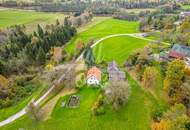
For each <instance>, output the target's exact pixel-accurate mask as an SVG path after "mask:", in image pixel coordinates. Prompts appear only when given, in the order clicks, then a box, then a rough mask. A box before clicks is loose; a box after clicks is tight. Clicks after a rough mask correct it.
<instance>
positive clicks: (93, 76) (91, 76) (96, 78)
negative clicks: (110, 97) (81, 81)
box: [86, 67, 101, 85]
mask: <svg viewBox="0 0 190 130" xmlns="http://www.w3.org/2000/svg"><path fill="white" fill-rule="evenodd" d="M100 81H101V70H100V69H98V68H97V67H92V68H91V69H90V70H89V71H88V72H87V79H86V82H87V84H89V85H98V84H100Z"/></svg>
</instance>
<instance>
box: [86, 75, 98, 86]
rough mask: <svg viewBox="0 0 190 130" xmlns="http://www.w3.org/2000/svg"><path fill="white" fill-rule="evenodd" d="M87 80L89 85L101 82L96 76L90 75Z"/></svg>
mask: <svg viewBox="0 0 190 130" xmlns="http://www.w3.org/2000/svg"><path fill="white" fill-rule="evenodd" d="M86 82H87V84H89V85H99V84H100V81H99V80H98V79H97V78H96V77H95V76H91V77H89V78H88V79H87V81H86Z"/></svg>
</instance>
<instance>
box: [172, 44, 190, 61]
mask: <svg viewBox="0 0 190 130" xmlns="http://www.w3.org/2000/svg"><path fill="white" fill-rule="evenodd" d="M169 57H172V58H177V59H184V58H185V57H190V47H188V46H184V45H179V44H174V46H173V47H172V49H171V50H170V52H169Z"/></svg>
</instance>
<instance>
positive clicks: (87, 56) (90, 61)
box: [83, 45, 95, 67]
mask: <svg viewBox="0 0 190 130" xmlns="http://www.w3.org/2000/svg"><path fill="white" fill-rule="evenodd" d="M83 58H84V60H85V63H86V64H87V65H88V66H89V67H90V66H93V65H95V57H94V54H93V51H92V48H91V47H90V45H87V47H86V48H85V50H84V54H83Z"/></svg>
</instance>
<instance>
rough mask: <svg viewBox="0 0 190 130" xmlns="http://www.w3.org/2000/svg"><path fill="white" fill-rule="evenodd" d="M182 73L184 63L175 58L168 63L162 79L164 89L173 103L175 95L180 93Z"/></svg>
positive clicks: (183, 71)
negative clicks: (164, 76)
mask: <svg viewBox="0 0 190 130" xmlns="http://www.w3.org/2000/svg"><path fill="white" fill-rule="evenodd" d="M184 73H185V64H184V62H183V61H181V60H178V59H177V60H174V61H172V62H171V63H169V65H168V68H167V72H166V78H165V80H164V89H165V90H166V91H167V93H168V96H169V97H170V99H171V100H172V101H173V103H175V102H176V97H177V95H180V93H181V91H182V89H181V85H182V83H183V78H184Z"/></svg>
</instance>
